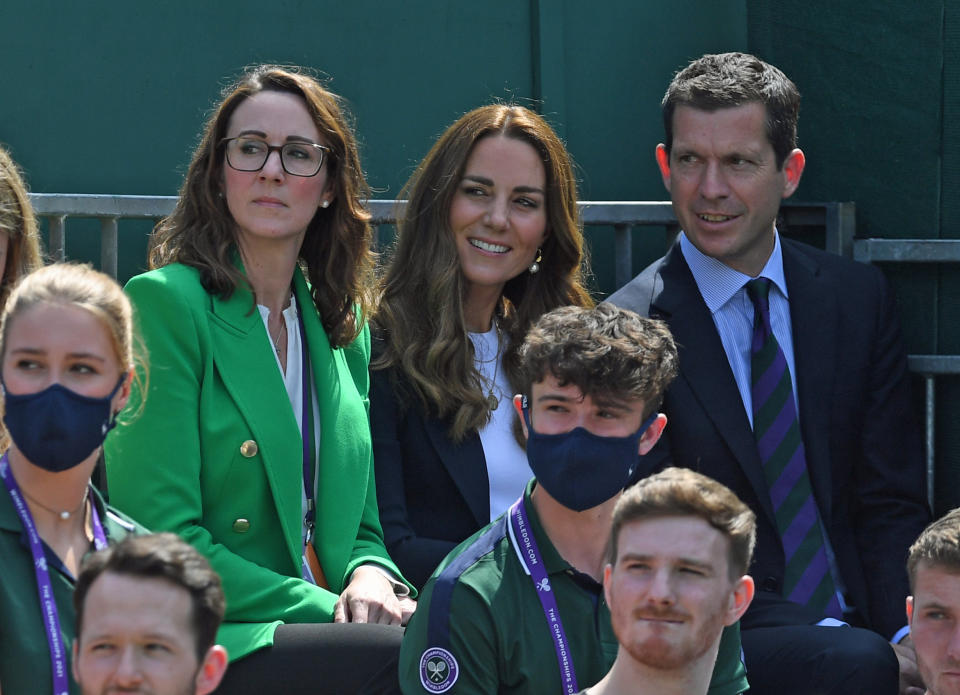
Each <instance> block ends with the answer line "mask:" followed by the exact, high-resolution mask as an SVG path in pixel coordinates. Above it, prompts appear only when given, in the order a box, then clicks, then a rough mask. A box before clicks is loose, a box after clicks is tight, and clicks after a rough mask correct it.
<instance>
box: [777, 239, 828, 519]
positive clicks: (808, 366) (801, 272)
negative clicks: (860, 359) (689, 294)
mask: <svg viewBox="0 0 960 695" xmlns="http://www.w3.org/2000/svg"><path fill="white" fill-rule="evenodd" d="M781 244H782V247H783V270H784V274H785V275H786V279H787V290H788V292H789V293H790V323H791V327H792V330H793V354H794V363H795V366H796V370H797V375H796V376H797V400H798V402H799V405H800V430H801V433H802V436H803V445H804V451H805V453H806V459H807V471H808V472H809V475H810V481H811V484H812V486H813V490H814V495H815V496H816V498H817V506H818V507H819V509H820V515H821V517H822V518H823V519H824V520H829V519H830V518H831V514H830V501H831V499H832V492H833V491H832V486H831V482H830V481H831V476H830V452H829V445H830V441H829V440H830V437H829V433H830V407H829V405H830V404H829V403H827V402H825V398H826V394H829V393H832V392H833V388H832V381H833V374H834V370H835V364H836V357H837V355H836V350H837V346H836V337H837V320H838V318H837V317H838V316H839V312H838V307H837V299H836V296H835V295H834V294H833V293H832V292H831V291H830V289H829V287H828V286H827V285H826V283H825V282H824V281H823V278H822V277H820V268H819V267H818V266H817V264H816V263H815V262H814V261H813V260H812V259H811V258H810V257H809V256H805V255H803V254H802V253H800V252H798V251H797V250H796V249H795V248H794V247H793V246H792V245H791V244H790V243H789V242H784V240H783V239H782V238H781Z"/></svg>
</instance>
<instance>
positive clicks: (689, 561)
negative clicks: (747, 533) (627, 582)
mask: <svg viewBox="0 0 960 695" xmlns="http://www.w3.org/2000/svg"><path fill="white" fill-rule="evenodd" d="M654 557H655V556H654V555H644V554H641V553H624V554H623V555H621V556H620V560H619V562H628V561H631V560H646V561H649V560H652V559H654ZM675 560H676V562H675V564H680V565H683V566H685V567H699V568H700V569H703V570H708V571H710V572H713V565H712V564H711V563H709V562H703V561H702V560H695V559H693V558H691V557H678V558H675Z"/></svg>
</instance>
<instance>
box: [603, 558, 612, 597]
mask: <svg viewBox="0 0 960 695" xmlns="http://www.w3.org/2000/svg"><path fill="white" fill-rule="evenodd" d="M611 576H613V565H611V564H610V563H609V562H608V563H607V564H606V565H604V567H603V597H604V599H606V601H607V605H608V606H609V605H610V577H611Z"/></svg>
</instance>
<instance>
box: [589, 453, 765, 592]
mask: <svg viewBox="0 0 960 695" xmlns="http://www.w3.org/2000/svg"><path fill="white" fill-rule="evenodd" d="M664 516H695V517H698V518H700V519H703V520H704V521H706V522H707V523H708V524H710V525H711V526H712V527H713V528H715V529H717V530H718V531H719V532H720V533H722V534H723V535H724V536H725V537H726V538H727V539H728V540H729V541H730V552H729V555H728V560H729V570H730V578H731V579H736V578H737V577H740V576H743V575H744V574H746V573H747V568H748V567H749V566H750V559H751V558H752V557H753V546H754V544H755V542H756V534H757V522H756V516H755V515H754V513H753V512H752V511H750V508H749V507H747V505H745V504H744V503H743V502H741V501H740V498H738V497H737V496H736V495H735V494H733V492H731V491H730V489H729V488H727V487H726V486H725V485H722V484H721V483H718V482H717V481H716V480H714V479H713V478H708V477H707V476H705V475H702V474H700V473H697V472H695V471H692V470H690V469H688V468H667V469H665V470H663V471H661V472H660V473H656V474H655V475H651V476H650V477H648V478H644V479H643V480H641V481H640V482H639V483H637V484H636V485H633V486H632V487H629V488H627V489H626V491H624V493H623V496H622V497H621V498H620V500H619V501H618V502H617V506H616V507H614V510H613V526H612V528H611V529H610V540H609V542H608V543H607V562H609V563H611V564H614V563H615V562H616V560H617V543H618V541H619V539H620V530H621V529H622V528H623V527H624V526H625V525H626V524H632V523H634V522H637V521H645V520H647V519H653V518H657V517H664Z"/></svg>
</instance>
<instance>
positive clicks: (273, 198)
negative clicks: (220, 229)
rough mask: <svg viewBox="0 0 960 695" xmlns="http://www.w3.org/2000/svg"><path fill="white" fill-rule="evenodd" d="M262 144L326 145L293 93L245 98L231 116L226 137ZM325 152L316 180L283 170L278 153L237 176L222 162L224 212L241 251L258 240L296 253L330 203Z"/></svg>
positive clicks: (300, 101)
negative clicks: (282, 242)
mask: <svg viewBox="0 0 960 695" xmlns="http://www.w3.org/2000/svg"><path fill="white" fill-rule="evenodd" d="M238 136H244V137H249V138H253V139H257V140H261V141H263V142H265V143H266V144H268V145H277V146H279V145H283V144H286V143H290V142H302V143H314V144H319V145H326V144H327V143H326V142H325V141H324V140H323V139H322V138H321V137H320V132H319V131H318V130H317V126H316V123H314V121H313V118H312V117H311V116H310V112H309V111H307V106H306V103H305V102H304V101H303V99H302V98H301V97H299V96H297V95H295V94H289V93H287V92H276V91H270V90H267V91H263V92H258V93H257V94H254V95H253V96H251V97H250V98H248V99H245V100H244V101H243V102H242V103H241V104H240V105H239V106H237V108H236V110H235V111H234V112H233V115H232V116H231V117H230V122H229V124H228V126H227V137H228V138H234V137H238ZM328 172H329V153H328V155H327V156H326V157H325V159H324V162H323V166H321V168H320V171H319V172H317V174H316V175H314V176H293V175H292V174H288V173H287V172H286V171H284V168H283V165H282V163H281V161H280V152H278V151H275V152H271V153H270V155H269V156H268V157H267V161H266V163H264V165H263V168H262V169H260V170H259V171H237V170H236V169H233V168H232V167H231V166H230V165H229V164H228V162H227V159H226V155H224V160H223V185H224V195H225V197H226V200H227V207H228V208H229V209H230V214H231V215H232V216H233V219H234V221H235V222H236V224H237V236H238V240H239V243H240V245H241V247H244V246H247V245H250V244H252V243H257V242H259V241H262V240H271V239H279V240H292V241H290V243H294V244H296V246H297V248H299V247H300V243H301V242H302V241H303V235H304V232H305V231H306V229H307V225H309V224H310V221H311V220H312V219H313V216H314V215H315V214H316V213H317V208H318V207H319V206H320V204H321V202H322V201H323V200H328V201H330V200H332V198H333V196H332V192H331V191H330V190H329V189H330V187H331V186H330V184H331V180H330V179H329V177H328Z"/></svg>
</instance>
